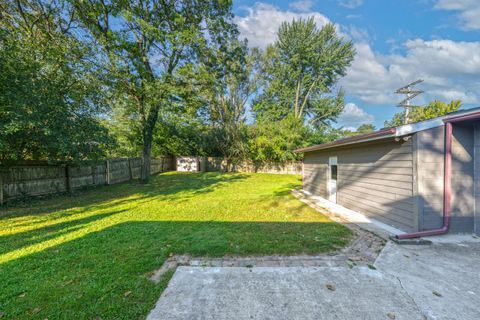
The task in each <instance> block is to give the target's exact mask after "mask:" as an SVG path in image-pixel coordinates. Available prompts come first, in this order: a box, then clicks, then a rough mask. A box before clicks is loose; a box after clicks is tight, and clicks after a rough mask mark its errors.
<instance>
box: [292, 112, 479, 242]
mask: <svg viewBox="0 0 480 320" xmlns="http://www.w3.org/2000/svg"><path fill="white" fill-rule="evenodd" d="M296 152H299V153H303V154H304V160H303V179H302V184H303V190H304V192H306V193H307V194H312V195H315V196H320V197H322V198H325V199H327V200H329V201H332V202H335V203H337V204H339V205H341V206H343V207H346V208H348V209H351V210H354V211H357V212H360V213H362V214H364V215H366V216H368V217H370V218H373V219H376V220H378V221H380V222H383V223H385V224H388V225H391V226H393V227H395V228H397V229H400V230H402V231H404V232H406V233H408V234H407V235H405V237H417V236H426V235H432V234H441V233H445V232H449V233H476V234H480V108H475V109H469V110H462V111H457V112H453V113H450V114H448V115H445V116H442V117H438V118H434V119H430V120H426V121H422V122H418V123H414V124H408V125H404V126H399V127H395V128H386V129H381V130H379V131H376V132H372V133H367V134H363V135H358V136H354V137H350V138H346V139H342V140H337V141H334V142H330V143H325V144H320V145H314V146H311V147H307V148H301V149H298V150H296Z"/></svg>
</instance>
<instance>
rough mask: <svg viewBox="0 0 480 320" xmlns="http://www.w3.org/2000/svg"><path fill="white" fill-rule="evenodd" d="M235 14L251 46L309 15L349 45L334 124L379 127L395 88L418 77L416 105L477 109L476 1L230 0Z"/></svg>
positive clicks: (479, 19)
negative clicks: (341, 107) (457, 102)
mask: <svg viewBox="0 0 480 320" xmlns="http://www.w3.org/2000/svg"><path fill="white" fill-rule="evenodd" d="M234 13H235V15H236V18H235V21H236V23H237V24H238V26H239V29H240V33H241V36H242V37H245V38H247V39H248V40H249V43H250V45H251V46H259V47H265V46H266V45H268V44H269V43H272V42H274V41H275V32H276V30H277V29H278V26H279V25H280V24H281V23H282V22H283V21H289V20H292V19H294V18H297V19H298V18H306V17H310V16H312V17H314V19H315V21H316V22H317V25H319V26H321V25H323V24H325V23H327V22H332V23H334V24H335V25H337V30H338V32H339V33H340V34H341V35H342V36H344V37H345V38H348V39H351V40H352V41H353V42H354V44H355V48H356V50H357V55H356V58H355V61H354V62H353V64H352V66H351V67H350V68H349V70H348V74H347V76H346V77H345V78H343V79H342V80H341V81H340V85H341V87H342V88H343V89H344V90H345V93H346V99H345V102H346V107H345V111H344V113H343V114H342V115H341V117H340V118H339V123H338V125H339V126H344V127H358V125H360V124H362V123H373V124H375V125H376V127H377V128H381V127H382V126H383V122H384V121H385V120H387V119H389V118H391V117H392V115H393V114H394V113H395V112H398V111H400V108H398V107H396V104H397V103H398V102H399V101H400V100H401V99H402V97H401V96H398V95H395V94H393V91H394V90H395V89H397V88H398V87H401V86H403V85H405V84H407V83H409V82H411V81H414V80H416V79H419V78H421V79H424V80H425V82H424V83H422V84H420V85H419V88H420V89H422V90H424V91H425V94H423V95H422V96H420V97H418V98H416V100H414V103H416V104H423V103H425V102H427V101H430V100H433V99H440V100H444V101H449V100H451V99H461V100H462V101H463V102H464V108H471V107H476V106H478V105H480V103H479V101H480V0H410V1H400V0H396V1H393V0H390V1H388V0H383V1H381V0H317V1H314V0H298V1H294V0H292V1H285V0H284V1H267V0H265V1H250V0H237V1H235V0H234Z"/></svg>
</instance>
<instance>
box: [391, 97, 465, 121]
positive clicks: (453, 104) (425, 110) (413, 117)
mask: <svg viewBox="0 0 480 320" xmlns="http://www.w3.org/2000/svg"><path fill="white" fill-rule="evenodd" d="M461 106H462V102H461V101H460V100H452V101H450V102H449V103H445V102H443V101H440V100H433V101H432V102H430V103H429V104H427V105H426V106H423V107H415V108H413V110H411V112H410V114H409V116H408V118H409V123H415V122H419V121H424V120H428V119H432V118H436V117H440V116H443V115H446V114H447V113H450V112H454V111H457V110H458V109H460V107H461ZM404 120H405V113H404V112H398V113H396V114H395V115H394V116H393V118H392V120H390V121H385V127H396V126H401V125H403V124H404V123H405V121H404Z"/></svg>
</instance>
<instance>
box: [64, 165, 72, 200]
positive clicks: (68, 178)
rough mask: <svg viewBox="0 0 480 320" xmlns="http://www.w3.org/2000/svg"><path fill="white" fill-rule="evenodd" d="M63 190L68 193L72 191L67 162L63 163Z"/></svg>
mask: <svg viewBox="0 0 480 320" xmlns="http://www.w3.org/2000/svg"><path fill="white" fill-rule="evenodd" d="M65 190H66V191H67V192H68V193H70V192H71V191H72V186H71V185H70V169H69V167H68V164H66V165H65Z"/></svg>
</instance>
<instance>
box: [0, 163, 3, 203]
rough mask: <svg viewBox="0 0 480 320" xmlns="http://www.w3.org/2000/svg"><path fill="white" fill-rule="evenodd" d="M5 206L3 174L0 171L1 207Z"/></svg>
mask: <svg viewBox="0 0 480 320" xmlns="http://www.w3.org/2000/svg"><path fill="white" fill-rule="evenodd" d="M2 204H3V172H2V170H1V169H0V205H2Z"/></svg>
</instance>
